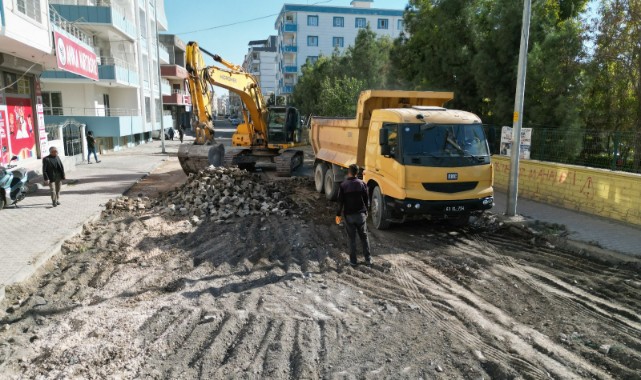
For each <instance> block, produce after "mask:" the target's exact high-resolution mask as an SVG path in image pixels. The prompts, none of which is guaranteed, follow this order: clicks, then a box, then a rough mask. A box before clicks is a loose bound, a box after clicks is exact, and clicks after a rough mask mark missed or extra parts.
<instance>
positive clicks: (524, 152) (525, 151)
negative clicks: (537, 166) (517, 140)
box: [500, 127, 532, 160]
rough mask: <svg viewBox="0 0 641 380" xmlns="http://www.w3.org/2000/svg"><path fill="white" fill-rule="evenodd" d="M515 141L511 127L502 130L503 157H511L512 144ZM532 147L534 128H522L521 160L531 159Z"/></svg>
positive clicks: (501, 152)
mask: <svg viewBox="0 0 641 380" xmlns="http://www.w3.org/2000/svg"><path fill="white" fill-rule="evenodd" d="M513 141H514V136H513V131H512V128H511V127H503V128H502V129H501V151H500V154H501V155H502V156H510V155H511V154H512V143H513ZM531 147H532V128H521V156H520V157H521V159H522V160H529V159H530V148H531Z"/></svg>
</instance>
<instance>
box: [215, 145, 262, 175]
mask: <svg viewBox="0 0 641 380" xmlns="http://www.w3.org/2000/svg"><path fill="white" fill-rule="evenodd" d="M256 161H258V158H257V157H254V156H252V154H251V149H233V150H228V151H227V152H226V153H225V157H224V159H223V166H225V167H232V166H238V167H239V168H241V169H247V170H253V169H254V167H255V166H256Z"/></svg>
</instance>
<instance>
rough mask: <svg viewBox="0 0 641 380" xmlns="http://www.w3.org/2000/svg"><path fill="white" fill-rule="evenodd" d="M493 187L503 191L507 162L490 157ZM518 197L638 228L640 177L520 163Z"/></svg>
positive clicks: (507, 167)
mask: <svg viewBox="0 0 641 380" xmlns="http://www.w3.org/2000/svg"><path fill="white" fill-rule="evenodd" d="M492 160H493V165H494V186H495V188H496V189H497V190H501V191H506V190H507V186H508V179H509V176H510V159H509V158H507V157H501V156H493V157H492ZM519 196H521V197H524V198H528V199H533V200H536V201H540V202H543V203H547V204H551V205H556V206H560V207H564V208H568V209H571V210H576V211H581V212H585V213H588V214H594V215H599V216H603V217H606V218H610V219H616V220H620V221H623V222H627V223H631V224H636V225H641V175H638V174H630V173H622V172H613V171H609V170H604V169H592V168H585V167H581V166H573V165H565V164H555V163H551V162H542V161H533V160H522V161H521V165H520V174H519Z"/></svg>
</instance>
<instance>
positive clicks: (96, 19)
mask: <svg viewBox="0 0 641 380" xmlns="http://www.w3.org/2000/svg"><path fill="white" fill-rule="evenodd" d="M61 2H63V0H53V1H51V7H53V8H54V9H55V10H56V12H58V14H59V15H60V16H62V17H63V18H65V19H66V20H69V21H70V22H73V23H74V24H76V25H81V26H82V25H86V24H91V28H92V29H96V30H99V31H104V32H109V31H110V30H111V31H117V32H118V33H119V34H120V35H121V36H123V37H125V38H128V39H129V40H131V41H133V40H135V39H136V37H137V36H136V25H135V23H134V22H133V21H132V20H130V19H128V18H126V17H125V15H126V12H125V10H124V9H122V8H121V7H119V6H117V5H115V4H110V3H109V2H106V3H105V4H108V5H105V6H90V5H69V4H59V3H61Z"/></svg>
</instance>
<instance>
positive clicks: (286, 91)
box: [281, 86, 294, 94]
mask: <svg viewBox="0 0 641 380" xmlns="http://www.w3.org/2000/svg"><path fill="white" fill-rule="evenodd" d="M293 92H294V86H283V90H282V92H281V93H283V94H291V93H293Z"/></svg>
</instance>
